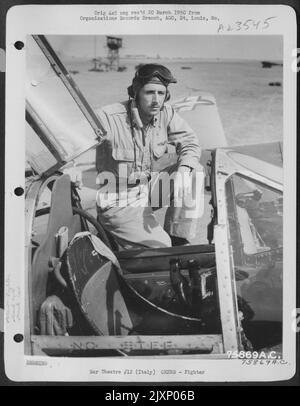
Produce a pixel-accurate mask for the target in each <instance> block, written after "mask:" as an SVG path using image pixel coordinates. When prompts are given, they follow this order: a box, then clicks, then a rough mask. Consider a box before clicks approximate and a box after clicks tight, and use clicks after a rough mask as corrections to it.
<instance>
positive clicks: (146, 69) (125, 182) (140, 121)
mask: <svg viewBox="0 0 300 406" xmlns="http://www.w3.org/2000/svg"><path fill="white" fill-rule="evenodd" d="M170 83H176V79H175V78H174V77H173V75H172V74H171V72H170V71H169V69H167V68H166V67H165V66H163V65H159V64H145V65H141V66H140V67H139V68H138V69H137V70H136V73H135V76H134V78H133V80H132V84H131V85H130V86H129V87H128V95H129V99H128V100H127V101H125V102H122V103H116V104H112V105H109V106H106V107H103V108H101V109H100V110H98V111H97V115H98V117H99V119H100V121H101V123H102V125H103V127H104V128H105V130H106V132H107V134H106V136H105V138H104V141H103V142H102V144H101V145H100V146H99V147H98V148H97V151H96V168H97V172H98V176H97V183H98V187H99V189H98V191H97V198H96V203H97V213H98V221H99V222H100V223H101V224H102V225H103V226H104V228H105V229H106V231H108V232H109V233H110V234H111V236H112V237H113V238H114V240H115V241H116V242H117V244H118V246H119V249H121V250H122V249H129V248H141V247H152V248H157V247H170V246H172V245H173V246H174V245H187V244H189V243H190V242H191V240H192V239H193V238H194V237H195V234H196V231H197V220H198V219H199V217H200V214H201V213H200V212H201V207H202V201H201V199H202V198H203V193H202V191H201V184H202V183H203V169H202V166H201V165H200V155H201V148H200V146H199V143H198V138H197V136H196V134H195V133H194V131H193V130H192V129H191V128H190V127H189V125H188V124H187V123H186V122H185V121H184V120H183V119H182V118H181V117H180V116H179V115H178V114H177V113H176V112H175V111H174V109H173V107H171V105H169V104H168V103H167V101H168V100H169V99H170V93H169V88H168V86H169V84H170ZM170 145H173V146H175V148H174V147H173V150H174V152H173V153H168V152H169V151H168V149H169V148H170V147H169V146H170ZM175 149H176V152H175ZM196 175H197V176H196ZM166 179H167V182H165V180H166ZM161 185H163V186H161ZM169 186H170V187H169ZM160 195H162V196H160ZM153 196H155V198H154V199H153ZM166 196H167V197H168V198H169V200H168V199H167V204H165V203H162V201H163V202H165V201H166ZM153 206H155V207H156V208H157V207H161V206H167V207H168V208H167V211H166V215H165V220H164V227H162V226H161V225H160V223H159V221H158V219H157V216H156V215H155V213H154V207H153Z"/></svg>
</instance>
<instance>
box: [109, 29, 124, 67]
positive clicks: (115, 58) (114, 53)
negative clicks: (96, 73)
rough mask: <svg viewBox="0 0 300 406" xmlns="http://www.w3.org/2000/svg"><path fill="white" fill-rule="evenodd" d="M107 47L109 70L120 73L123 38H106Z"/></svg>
mask: <svg viewBox="0 0 300 406" xmlns="http://www.w3.org/2000/svg"><path fill="white" fill-rule="evenodd" d="M106 46H107V48H108V53H107V59H108V62H109V69H110V70H116V71H119V70H120V69H119V68H120V66H119V65H120V56H119V49H120V48H122V38H117V37H106Z"/></svg>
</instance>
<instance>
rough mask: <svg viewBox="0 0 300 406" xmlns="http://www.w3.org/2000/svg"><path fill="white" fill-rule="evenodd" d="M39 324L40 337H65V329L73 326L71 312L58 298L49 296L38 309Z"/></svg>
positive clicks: (66, 332)
mask: <svg viewBox="0 0 300 406" xmlns="http://www.w3.org/2000/svg"><path fill="white" fill-rule="evenodd" d="M39 324H40V329H41V334H42V335H51V336H55V335H57V336H62V335H67V334H68V331H67V329H68V328H71V327H72V325H73V317H72V313H71V310H70V309H69V308H68V307H66V306H65V305H64V304H63V302H62V301H61V300H60V298H59V297H57V296H55V295H53V296H49V297H47V299H46V300H45V301H44V302H43V303H42V305H41V307H40V313H39Z"/></svg>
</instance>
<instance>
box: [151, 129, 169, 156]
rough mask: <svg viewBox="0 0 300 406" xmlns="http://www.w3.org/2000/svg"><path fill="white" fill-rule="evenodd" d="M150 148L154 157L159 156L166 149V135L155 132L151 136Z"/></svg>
mask: <svg viewBox="0 0 300 406" xmlns="http://www.w3.org/2000/svg"><path fill="white" fill-rule="evenodd" d="M152 150H153V155H154V156H155V158H161V157H162V156H163V155H164V153H166V152H167V150H168V143H167V136H166V135H164V134H157V135H156V136H155V137H154V138H153V142H152Z"/></svg>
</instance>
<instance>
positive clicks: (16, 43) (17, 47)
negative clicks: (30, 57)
mask: <svg viewBox="0 0 300 406" xmlns="http://www.w3.org/2000/svg"><path fill="white" fill-rule="evenodd" d="M14 45H15V48H16V49H18V50H19V51H21V49H22V48H23V47H24V42H22V41H16V42H15V44H14Z"/></svg>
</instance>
